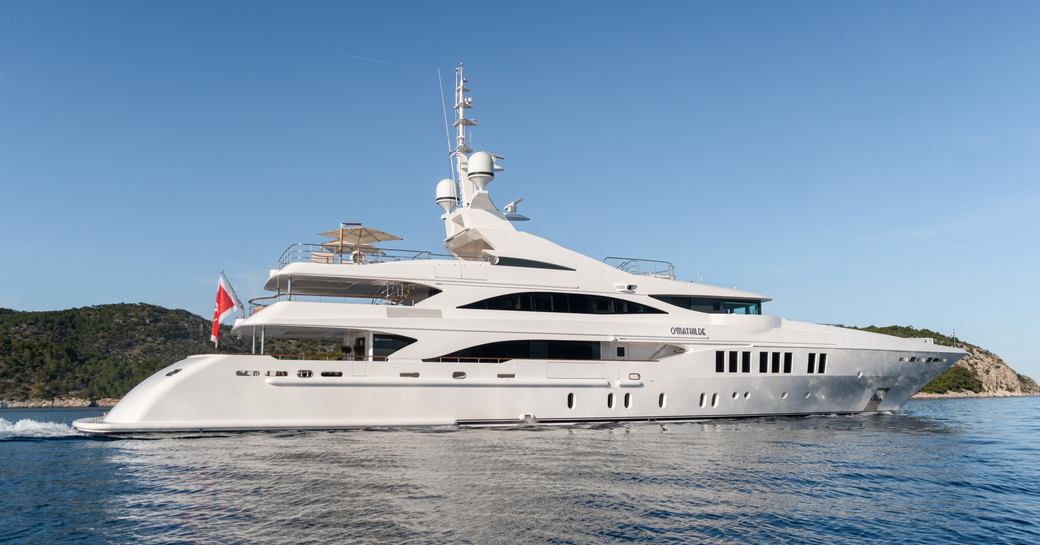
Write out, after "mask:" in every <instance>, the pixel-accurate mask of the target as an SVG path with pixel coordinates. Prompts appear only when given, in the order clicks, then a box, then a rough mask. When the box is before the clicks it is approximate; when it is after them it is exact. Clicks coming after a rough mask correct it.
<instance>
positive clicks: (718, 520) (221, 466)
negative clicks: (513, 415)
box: [0, 398, 1040, 543]
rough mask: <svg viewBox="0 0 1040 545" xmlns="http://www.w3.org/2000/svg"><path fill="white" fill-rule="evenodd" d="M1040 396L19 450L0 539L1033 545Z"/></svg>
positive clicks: (33, 445)
mask: <svg viewBox="0 0 1040 545" xmlns="http://www.w3.org/2000/svg"><path fill="white" fill-rule="evenodd" d="M1038 401H1040V400H1037V399H1035V398H1033V399H1005V400H963V401H961V400H950V401H925V402H911V404H909V405H908V406H907V408H906V411H905V412H903V413H900V414H894V415H871V416H859V417H845V416H842V417H813V418H800V419H799V418H775V419H755V420H731V421H717V422H703V423H689V424H667V425H651V424H643V425H627V426H597V427H582V428H527V429H508V430H507V429H493V430H456V429H454V428H442V429H432V430H421V431H416V430H392V429H391V430H366V431H353V432H335V433H327V432H321V433H318V432H308V433H257V434H230V435H226V436H204V437H181V438H164V439H160V440H119V441H103V440H102V441H99V440H91V439H83V440H76V441H68V440H64V441H59V442H55V441H49V440H37V441H31V442H28V441H18V442H11V441H6V442H0V454H3V455H4V456H5V457H6V458H7V461H11V462H13V463H11V464H7V463H5V465H4V466H3V469H2V470H0V471H2V473H0V477H2V479H3V481H4V490H5V491H7V490H12V489H13V490H18V491H20V493H18V494H15V495H9V496H8V497H6V498H5V499H4V500H2V501H3V502H4V503H12V504H13V505H4V506H3V508H4V509H3V510H2V511H3V512H4V513H6V514H0V528H6V529H0V540H4V539H20V540H32V539H35V540H38V541H40V542H50V541H56V540H64V541H83V542H102V541H107V542H113V541H114V542H168V541H170V540H187V541H210V542H221V543H223V542H294V543H325V542H331V541H337V542H343V541H348V542H407V541H412V542H430V541H457V542H458V541H461V542H471V543H486V542H517V541H552V542H568V543H570V542H576V543H583V542H597V541H605V540H632V539H652V540H662V541H667V540H671V541H675V542H690V541H742V542H746V541H757V542H763V541H777V540H788V541H799V542H820V543H832V542H837V541H843V542H857V543H858V542H862V541H865V540H870V541H873V540H886V541H889V540H907V539H909V540H910V541H915V542H948V541H961V542H963V541H971V540H978V541H986V542H1001V541H1004V542H1037V541H1038V540H1040V532H1038V527H1037V520H1040V492H1038V491H1037V486H1036V483H1037V482H1038V480H1040V479H1038V478H1040V463H1038V462H1040V450H1038V447H1037V446H1036V444H1035V440H1034V438H1035V437H1036V432H1037V431H1040V430H1038V428H1040V424H1038V420H1037V418H1036V417H1037V416H1038V413H1040V402H1038ZM13 412H14V411H6V413H13ZM23 413H27V412H26V411H23ZM50 414H51V419H52V420H53V419H55V418H54V417H53V414H54V413H50ZM41 415H42V416H41ZM83 415H84V413H83V412H76V413H73V414H72V415H71V416H69V418H71V417H72V416H75V417H80V416H83ZM0 416H2V417H3V418H5V419H6V420H8V421H14V420H13V419H12V418H11V417H10V416H4V413H0ZM47 416H48V413H46V412H39V411H38V412H35V413H33V414H32V415H31V417H32V418H33V419H36V420H43V419H45V418H47ZM61 418H64V417H58V418H57V419H59V420H60V419H61ZM5 495H6V494H5ZM11 507H13V508H15V511H12V510H11V509H9V508H11ZM12 512H20V513H24V515H16V517H17V518H15V519H14V520H11V517H12V514H11V513H12ZM58 521H60V522H58Z"/></svg>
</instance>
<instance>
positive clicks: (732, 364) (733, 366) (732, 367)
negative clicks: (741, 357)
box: [729, 351, 737, 373]
mask: <svg viewBox="0 0 1040 545" xmlns="http://www.w3.org/2000/svg"><path fill="white" fill-rule="evenodd" d="M729 372H730V373H736V372H737V353H736V352H735V351H734V352H730V353H729Z"/></svg>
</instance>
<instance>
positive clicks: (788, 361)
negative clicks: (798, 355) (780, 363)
mask: <svg viewBox="0 0 1040 545" xmlns="http://www.w3.org/2000/svg"><path fill="white" fill-rule="evenodd" d="M784 372H785V373H790V372H791V353H790V352H784Z"/></svg>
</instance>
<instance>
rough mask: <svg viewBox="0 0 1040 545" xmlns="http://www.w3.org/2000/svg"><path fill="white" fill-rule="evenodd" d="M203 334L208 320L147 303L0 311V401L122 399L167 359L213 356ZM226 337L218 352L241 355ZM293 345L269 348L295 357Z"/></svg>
mask: <svg viewBox="0 0 1040 545" xmlns="http://www.w3.org/2000/svg"><path fill="white" fill-rule="evenodd" d="M209 330H210V322H209V321H208V320H206V319H204V318H202V317H200V316H197V315H195V314H192V313H190V312H188V311H186V310H171V309H167V308H163V307H159V306H155V305H147V304H115V305H98V306H94V307H83V308H74V309H68V310H57V311H46V312H18V311H13V310H10V309H0V399H17V400H21V399H27V398H35V399H48V398H53V397H57V396H63V397H64V396H68V397H80V398H87V399H99V398H105V397H121V396H122V395H124V394H125V393H126V392H127V391H129V390H130V388H132V387H133V386H134V385H136V384H137V383H138V382H140V381H142V380H144V379H145V378H146V377H148V376H149V375H151V374H152V373H154V372H155V371H157V370H159V369H161V368H163V367H165V366H167V365H169V364H170V363H173V362H174V361H177V360H180V359H183V358H185V357H186V356H189V355H191V354H205V353H213V352H214V349H213V343H211V342H210V341H209ZM228 331H229V328H228V327H226V326H225V327H224V328H223V333H224V334H223V335H222V336H221V347H220V348H221V351H222V352H238V353H244V352H248V351H249V343H248V341H245V340H241V341H240V340H237V339H234V338H232V337H230V336H227V335H226V334H227V333H228ZM298 344H299V343H295V342H293V341H288V342H286V341H281V342H278V341H275V342H273V343H269V344H268V346H270V347H271V349H272V351H282V350H284V351H296V350H295V348H297V347H296V346H295V345H298ZM310 348H311V349H312V350H314V349H316V348H315V347H310Z"/></svg>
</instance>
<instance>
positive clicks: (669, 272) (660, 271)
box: [603, 256, 675, 278]
mask: <svg viewBox="0 0 1040 545" xmlns="http://www.w3.org/2000/svg"><path fill="white" fill-rule="evenodd" d="M603 262H604V263H606V264H608V265H612V266H614V267H616V268H618V269H620V270H622V271H625V272H627V273H631V274H638V275H643V276H656V277H658V278H675V265H673V264H672V262H671V261H662V260H660V259H642V258H638V257H616V256H610V257H605V258H603Z"/></svg>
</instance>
